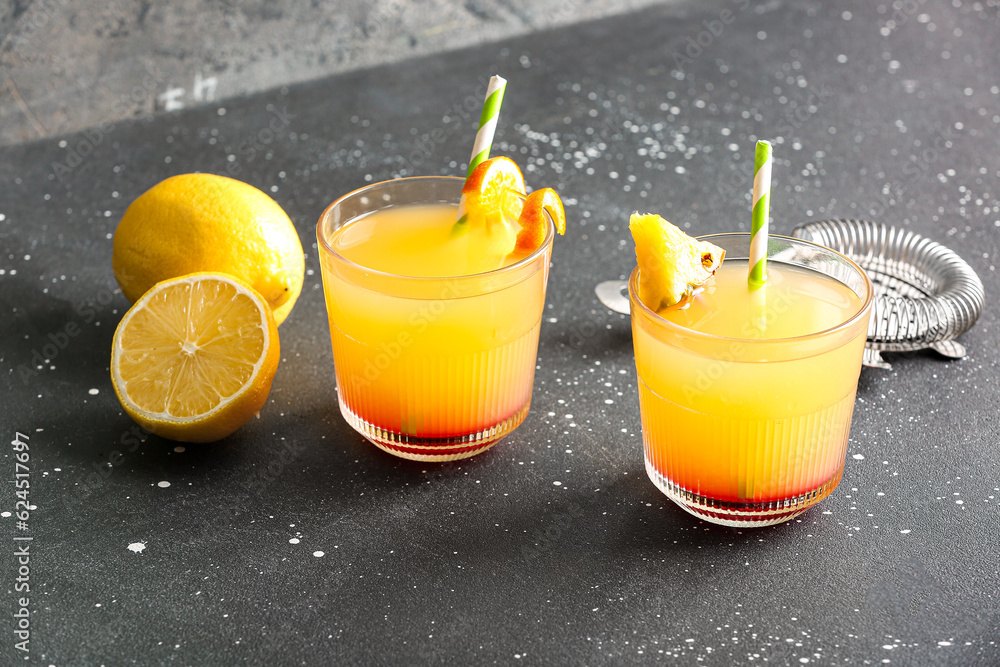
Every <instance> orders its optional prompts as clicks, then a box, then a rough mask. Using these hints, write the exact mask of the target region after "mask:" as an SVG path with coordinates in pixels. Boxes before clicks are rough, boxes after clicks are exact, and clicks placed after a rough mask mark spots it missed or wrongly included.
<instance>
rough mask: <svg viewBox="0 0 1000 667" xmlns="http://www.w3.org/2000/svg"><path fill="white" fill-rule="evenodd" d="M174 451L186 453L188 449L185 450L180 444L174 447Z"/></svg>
mask: <svg viewBox="0 0 1000 667" xmlns="http://www.w3.org/2000/svg"><path fill="white" fill-rule="evenodd" d="M174 451H175V452H177V453H178V454H182V453H184V452H185V451H187V450H185V449H184V448H183V447H181V446H180V445H178V446H176V447H174Z"/></svg>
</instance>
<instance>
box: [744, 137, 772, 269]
mask: <svg viewBox="0 0 1000 667" xmlns="http://www.w3.org/2000/svg"><path fill="white" fill-rule="evenodd" d="M770 206H771V144H770V143H769V142H767V141H758V142H757V150H756V151H755V154H754V166H753V214H752V217H751V223H750V275H749V276H748V280H749V282H750V284H751V285H763V284H764V282H765V281H766V280H767V215H768V212H769V211H768V209H769V208H770Z"/></svg>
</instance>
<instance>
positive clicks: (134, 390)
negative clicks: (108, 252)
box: [111, 273, 279, 442]
mask: <svg viewBox="0 0 1000 667" xmlns="http://www.w3.org/2000/svg"><path fill="white" fill-rule="evenodd" d="M278 355H279V344H278V332H277V325H276V324H275V321H274V316H273V315H272V313H271V309H270V307H269V306H268V305H267V304H266V303H265V302H264V301H263V299H261V297H260V295H259V294H257V293H256V292H255V291H254V290H253V289H251V288H250V287H249V286H248V285H246V284H245V283H242V282H241V281H239V280H237V279H235V278H232V277H231V276H225V275H217V274H204V273H201V274H192V275H189V276H184V277H181V278H175V279H172V280H167V281H164V282H161V283H158V284H157V285H155V286H154V287H153V288H152V289H150V290H149V291H148V292H147V293H146V294H145V295H144V296H143V297H142V298H140V299H139V301H138V302H136V304H135V305H134V306H132V308H131V309H129V311H128V313H126V314H125V317H123V318H122V321H121V322H120V323H119V325H118V328H117V330H116V331H115V336H114V342H113V344H112V358H111V379H112V383H113V384H114V388H115V393H116V394H117V395H118V399H119V401H120V402H121V404H122V407H124V408H125V411H126V412H127V413H128V414H129V416H131V417H132V418H133V419H134V420H135V421H136V422H138V423H139V424H140V425H141V426H143V427H144V428H146V429H147V430H148V431H151V432H153V433H155V434H157V435H160V436H162V437H165V438H169V439H171V440H181V441H186V442H211V441H213V440H218V439H220V438H224V437H226V436H227V435H229V434H231V433H232V432H234V431H235V430H236V429H238V428H239V427H240V426H242V425H243V424H244V423H246V422H247V421H248V420H249V419H250V418H251V417H253V416H254V415H255V414H256V413H257V411H259V410H260V408H261V407H262V406H263V405H264V402H265V400H266V399H267V395H268V392H269V391H270V388H271V381H272V380H273V378H274V373H275V370H276V369H277V365H278Z"/></svg>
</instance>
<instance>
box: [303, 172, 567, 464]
mask: <svg viewBox="0 0 1000 667" xmlns="http://www.w3.org/2000/svg"><path fill="white" fill-rule="evenodd" d="M462 183H463V179H460V178H451V177H444V176H431V177H419V178H405V179H398V180H394V181H386V182H384V183H377V184H375V185H371V186H368V187H365V188H362V189H360V190H357V191H355V192H352V193H351V194H349V195H346V196H344V197H342V198H340V199H338V200H337V201H336V202H334V203H333V204H332V205H331V206H330V207H329V208H327V210H326V211H325V212H324V213H323V216H322V217H321V218H320V221H319V225H318V227H317V237H318V239H319V248H320V261H321V266H322V273H323V285H324V289H325V293H326V304H327V313H328V315H329V321H330V337H331V341H332V344H333V356H334V364H335V367H336V375H337V389H338V397H339V401H340V408H341V412H342V413H343V415H344V417H345V418H346V419H347V421H348V422H349V423H350V424H351V426H353V427H354V428H355V429H356V430H357V431H359V432H360V433H361V434H362V435H364V436H365V437H366V438H368V439H369V440H370V441H371V442H373V443H374V444H376V445H377V446H379V447H381V448H382V449H384V450H386V451H388V452H390V453H392V454H395V455H397V456H402V457H404V458H410V459H417V460H430V461H446V460H452V459H458V458H463V457H466V456H471V455H473V454H475V453H477V452H480V451H482V450H484V449H486V448H488V447H490V446H491V445H493V444H494V443H495V442H497V441H498V440H500V439H501V438H503V437H504V436H505V435H507V434H508V433H510V432H511V431H513V430H514V429H515V428H516V427H517V426H518V425H519V424H520V423H521V422H522V421H523V420H524V418H525V416H526V415H527V412H528V407H529V404H530V402H531V390H532V385H533V381H534V372H535V361H536V357H537V350H538V334H539V328H540V324H541V317H542V310H543V307H544V302H545V287H546V282H547V279H548V269H549V259H550V256H551V249H552V237H553V229H552V224H551V222H549V223H548V229H547V231H546V233H545V240H544V242H543V243H542V244H541V246H540V247H539V248H537V249H536V250H535V251H533V252H531V253H530V254H528V255H527V256H523V257H519V258H513V257H512V258H509V259H508V261H509V262H511V263H505V260H504V256H505V253H507V252H508V251H509V250H510V248H511V247H513V245H514V238H515V236H516V234H517V231H518V227H517V223H516V221H500V222H498V223H496V224H491V225H489V226H488V227H484V226H479V225H460V226H459V227H456V225H455V220H456V217H457V216H456V213H457V205H458V200H459V194H460V191H461V189H462ZM497 267H499V268H497Z"/></svg>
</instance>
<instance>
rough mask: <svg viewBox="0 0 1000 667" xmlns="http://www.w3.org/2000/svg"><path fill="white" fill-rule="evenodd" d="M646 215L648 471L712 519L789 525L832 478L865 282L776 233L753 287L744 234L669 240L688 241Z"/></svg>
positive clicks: (637, 337) (642, 309)
mask: <svg viewBox="0 0 1000 667" xmlns="http://www.w3.org/2000/svg"><path fill="white" fill-rule="evenodd" d="M646 217H647V216H633V220H632V225H631V226H632V229H633V235H634V236H635V239H636V252H637V256H638V258H639V266H638V267H637V268H636V269H635V271H634V272H633V273H632V276H631V280H630V282H629V295H630V305H631V312H632V331H633V341H634V346H635V361H636V369H637V372H638V378H639V401H640V412H641V418H642V430H643V442H644V450H645V461H646V470H647V473H648V475H649V477H650V479H651V480H652V481H653V482H654V484H656V486H657V487H658V488H660V490H661V491H663V492H664V493H665V494H666V495H667V496H668V497H670V498H671V499H672V500H674V501H675V502H676V503H677V504H679V505H680V506H681V507H683V508H684V509H686V510H688V511H689V512H691V513H693V514H695V515H696V516H699V517H701V518H704V519H706V520H708V521H713V522H716V523H722V524H726V525H735V526H754V525H769V524H774V523H779V522H781V521H787V520H788V519H790V518H792V517H794V516H796V515H798V514H800V513H801V512H803V511H804V510H805V509H807V508H809V507H811V506H812V505H814V504H816V503H817V502H819V501H820V500H822V499H823V498H825V497H826V496H827V495H829V494H830V492H831V491H833V489H834V488H835V487H836V486H837V484H838V483H839V481H840V478H841V475H842V472H843V466H844V458H845V454H846V449H847V440H848V434H849V431H850V424H851V416H852V414H853V408H854V400H855V392H856V388H857V383H858V377H859V374H860V370H861V359H862V353H863V350H864V344H865V339H866V334H867V327H868V319H869V315H870V311H871V304H872V293H873V290H872V285H871V281H870V280H869V279H868V278H867V276H866V275H865V273H864V271H863V270H862V269H861V268H860V267H858V266H857V265H856V264H855V263H854V262H852V261H851V260H849V259H848V258H846V257H844V256H843V255H840V254H838V253H836V252H834V251H833V250H830V249H828V248H824V247H821V246H817V245H814V244H812V243H809V242H806V241H801V240H799V239H791V238H784V237H779V236H772V237H771V238H770V239H769V242H768V255H769V259H768V264H767V267H768V269H767V274H768V276H767V282H766V284H765V285H764V286H763V287H757V288H755V287H752V286H750V285H749V284H748V281H747V273H748V266H747V250H748V248H749V237H748V235H746V234H720V235H713V236H708V237H704V238H702V239H700V240H694V239H689V238H688V239H687V241H684V240H683V239H682V240H680V241H676V243H674V241H673V240H671V241H668V242H666V243H664V241H663V239H664V238H667V239H678V238H681V236H684V235H683V234H682V233H681V232H679V230H676V228H673V230H668V231H660V230H661V229H665V228H662V225H661V223H665V224H666V225H669V223H666V221H663V220H662V219H661V218H659V216H648V219H647V220H643V218H646ZM671 227H672V226H671ZM675 232H676V233H675ZM678 234H679V235H681V236H677V235H678ZM685 238H687V237H685ZM672 243H673V245H672ZM723 256H724V257H725V261H724V262H722V258H723ZM685 262H686V268H685ZM644 297H645V298H644Z"/></svg>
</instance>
